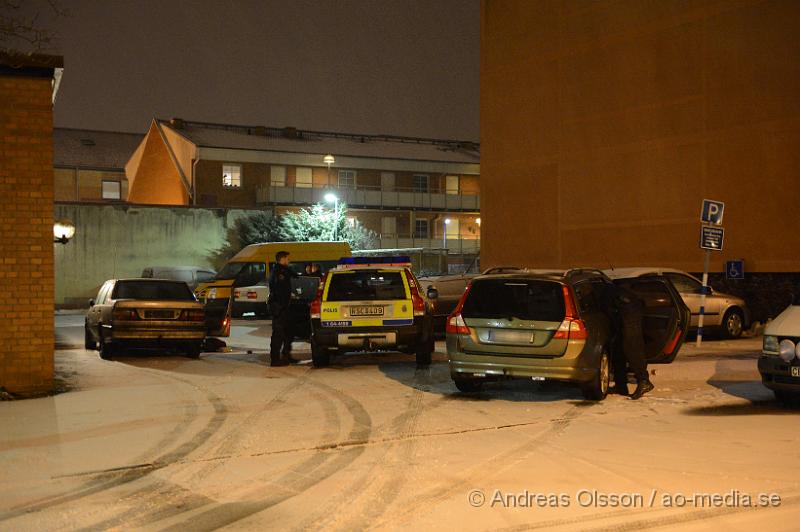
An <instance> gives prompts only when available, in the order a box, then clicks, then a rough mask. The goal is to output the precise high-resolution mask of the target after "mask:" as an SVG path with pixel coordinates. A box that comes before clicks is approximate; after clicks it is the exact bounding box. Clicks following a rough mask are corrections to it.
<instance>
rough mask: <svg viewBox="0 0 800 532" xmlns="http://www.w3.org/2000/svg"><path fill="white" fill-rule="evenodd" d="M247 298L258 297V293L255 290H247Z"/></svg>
mask: <svg viewBox="0 0 800 532" xmlns="http://www.w3.org/2000/svg"><path fill="white" fill-rule="evenodd" d="M247 299H258V294H257V293H256V292H253V291H250V292H247Z"/></svg>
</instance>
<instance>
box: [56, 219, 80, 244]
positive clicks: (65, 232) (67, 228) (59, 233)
mask: <svg viewBox="0 0 800 532" xmlns="http://www.w3.org/2000/svg"><path fill="white" fill-rule="evenodd" d="M73 236H75V224H73V223H72V222H70V221H69V220H57V221H56V223H54V224H53V241H54V242H55V243H57V244H66V243H67V242H69V239H70V238H72V237H73Z"/></svg>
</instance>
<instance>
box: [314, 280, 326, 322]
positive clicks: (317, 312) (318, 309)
mask: <svg viewBox="0 0 800 532" xmlns="http://www.w3.org/2000/svg"><path fill="white" fill-rule="evenodd" d="M326 278H327V274H326V275H323V276H322V279H320V280H319V286H318V287H317V297H315V298H314V301H312V302H311V308H310V310H311V319H312V320H318V319H320V317H321V316H322V290H323V289H324V288H325V279H326Z"/></svg>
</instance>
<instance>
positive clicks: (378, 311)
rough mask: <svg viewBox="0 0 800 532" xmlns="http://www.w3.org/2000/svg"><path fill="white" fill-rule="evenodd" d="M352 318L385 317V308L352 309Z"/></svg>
mask: <svg viewBox="0 0 800 532" xmlns="http://www.w3.org/2000/svg"><path fill="white" fill-rule="evenodd" d="M350 315H351V316H383V307H378V306H368V307H350Z"/></svg>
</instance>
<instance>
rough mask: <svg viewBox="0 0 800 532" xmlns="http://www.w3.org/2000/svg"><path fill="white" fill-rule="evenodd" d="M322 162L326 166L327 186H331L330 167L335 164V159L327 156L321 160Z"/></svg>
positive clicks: (330, 155)
mask: <svg viewBox="0 0 800 532" xmlns="http://www.w3.org/2000/svg"><path fill="white" fill-rule="evenodd" d="M322 162H323V163H325V164H327V165H328V186H330V184H331V165H332V164H333V163H335V162H336V158H335V157H334V156H333V155H332V154H330V153H329V154H328V155H326V156H325V157H323V158H322Z"/></svg>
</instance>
